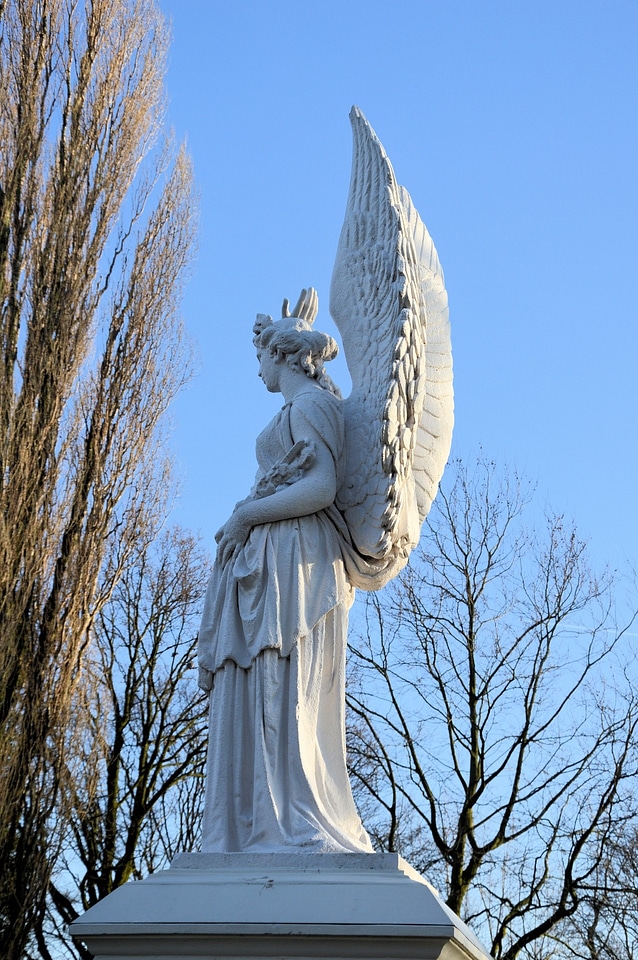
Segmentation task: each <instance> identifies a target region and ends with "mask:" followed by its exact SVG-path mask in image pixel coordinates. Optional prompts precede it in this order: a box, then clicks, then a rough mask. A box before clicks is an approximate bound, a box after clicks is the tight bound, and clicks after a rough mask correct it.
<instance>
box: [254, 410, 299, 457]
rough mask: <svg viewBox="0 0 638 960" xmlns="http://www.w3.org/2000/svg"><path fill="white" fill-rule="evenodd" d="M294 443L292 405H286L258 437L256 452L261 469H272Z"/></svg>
mask: <svg viewBox="0 0 638 960" xmlns="http://www.w3.org/2000/svg"><path fill="white" fill-rule="evenodd" d="M292 443H293V440H292V436H291V434H290V405H289V404H286V406H285V407H283V408H282V409H281V410H280V411H279V413H278V414H277V416H276V417H274V418H273V419H272V420H271V421H270V423H269V424H268V426H267V427H264V429H263V430H262V431H261V433H260V434H259V436H258V437H257V441H256V444H255V451H256V454H257V463H258V464H259V467H260V469H261V470H262V471H265V470H268V469H270V467H272V466H273V464H275V463H277V462H278V461H279V460H281V459H282V457H284V456H285V455H286V454H287V453H288V451H289V450H290V448H291V446H292Z"/></svg>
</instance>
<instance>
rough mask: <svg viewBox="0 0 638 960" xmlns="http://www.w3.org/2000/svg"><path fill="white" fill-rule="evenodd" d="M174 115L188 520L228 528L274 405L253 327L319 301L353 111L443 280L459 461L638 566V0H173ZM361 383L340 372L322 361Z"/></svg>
mask: <svg viewBox="0 0 638 960" xmlns="http://www.w3.org/2000/svg"><path fill="white" fill-rule="evenodd" d="M160 6H161V7H162V9H163V10H164V11H165V12H166V14H167V15H168V16H169V18H170V19H171V20H172V29H173V43H172V48H171V59H170V69H169V75H168V95H169V120H170V122H171V124H172V125H173V127H174V128H175V131H176V133H177V136H178V138H180V139H182V138H186V140H187V142H188V146H189V149H190V153H191V155H192V157H193V161H194V166H195V175H196V178H197V184H198V190H199V193H200V197H201V227H200V244H199V253H198V257H197V260H196V262H195V264H194V266H193V271H192V278H191V280H190V282H189V285H188V287H187V291H186V296H185V300H184V305H183V313H184V318H185V321H186V324H187V327H188V329H189V331H190V333H191V335H192V337H193V338H194V339H195V341H196V343H197V350H198V354H199V358H200V360H199V369H198V374H197V376H196V378H195V379H194V381H193V382H192V384H191V385H190V386H189V388H188V389H187V391H186V392H185V393H184V394H183V395H182V397H181V398H180V399H179V400H178V402H177V403H176V404H175V406H174V409H173V419H174V431H173V438H172V443H173V449H174V451H175V455H176V461H177V472H178V476H179V477H180V481H181V494H180V499H179V502H178V506H177V508H176V511H175V519H176V520H178V521H179V522H181V523H183V524H184V525H186V526H188V527H191V528H194V529H199V530H201V532H202V534H203V536H204V539H205V541H206V542H207V543H208V544H209V545H210V546H211V548H212V546H213V535H214V533H215V531H216V529H217V528H218V527H219V526H220V524H221V523H222V522H223V520H224V519H225V518H226V516H227V515H228V513H229V512H230V510H231V509H232V506H233V504H234V502H235V501H236V500H238V499H240V498H241V497H243V496H244V495H245V493H246V492H247V489H248V488H249V486H250V484H251V482H252V478H253V474H254V469H255V464H254V454H253V443H254V439H255V436H256V434H257V433H258V431H259V429H260V428H261V427H262V426H263V425H264V424H265V422H267V420H268V419H269V418H270V416H271V415H272V414H273V413H274V412H275V411H276V409H277V408H278V405H279V404H278V401H277V399H276V398H274V397H273V396H271V395H269V394H267V393H266V391H265V390H264V388H263V385H262V383H261V381H259V380H258V379H257V363H256V361H255V358H254V353H253V347H252V342H251V328H252V323H253V320H254V315H255V314H256V313H257V312H267V313H271V314H273V315H275V316H277V315H278V311H279V309H280V305H281V301H282V299H283V297H284V296H287V297H289V298H290V299H291V300H292V299H293V298H296V296H297V295H298V293H299V290H300V289H301V287H302V286H308V285H312V286H315V287H316V288H317V289H318V292H319V318H318V320H317V327H318V328H319V329H327V330H330V331H332V330H333V328H332V325H331V322H330V319H329V315H328V306H327V305H328V290H329V283H330V275H331V270H332V263H333V260H334V254H335V250H336V244H337V239H338V235H339V230H340V227H341V222H342V219H343V213H344V208H345V200H346V194H347V188H348V181H349V175H350V155H351V135H350V126H349V121H348V112H349V110H350V107H351V105H352V104H353V103H356V104H358V106H360V107H361V109H362V110H363V111H364V113H365V114H366V116H367V117H368V119H369V121H370V122H371V124H372V125H373V127H374V128H375V130H376V132H377V134H378V135H379V137H380V139H381V141H382V142H383V144H384V145H385V147H386V150H387V152H388V154H389V156H390V158H391V160H392V162H393V165H394V169H395V172H396V174H397V178H398V180H399V182H401V183H403V184H404V185H405V186H406V187H407V188H408V190H409V191H410V193H411V194H412V197H413V199H414V201H415V204H416V206H417V208H418V209H419V211H420V213H421V215H422V217H423V219H424V221H425V222H426V224H427V225H428V228H429V230H430V232H431V234H432V236H433V238H434V241H435V243H436V245H437V248H438V251H439V255H440V258H441V262H442V264H443V268H444V271H445V275H446V283H447V288H448V293H449V297H450V311H451V321H452V331H453V347H454V363H455V378H456V380H455V389H456V431H455V437H454V444H453V453H454V454H456V455H458V456H461V457H463V458H468V457H473V456H474V455H476V453H477V452H478V450H479V448H480V447H482V449H483V452H484V453H485V454H486V455H487V456H489V457H492V458H494V459H496V460H497V461H503V462H504V461H507V462H509V463H510V464H512V465H514V466H516V467H517V468H518V469H519V470H522V471H523V472H525V473H526V474H527V475H528V476H530V477H531V478H533V479H535V480H536V481H537V482H538V502H539V504H540V506H541V508H542V507H544V506H550V507H551V508H553V509H554V510H557V511H560V512H563V511H564V512H566V513H567V514H568V515H569V516H571V517H573V518H574V519H575V520H576V522H577V524H578V527H579V530H580V532H581V534H582V535H583V536H585V537H587V538H588V539H589V540H590V543H591V548H592V553H593V556H594V559H595V560H596V562H597V563H599V564H604V563H605V562H607V561H608V562H610V563H611V564H612V566H615V565H616V564H618V563H622V562H623V559H624V558H628V559H629V560H632V561H634V562H635V561H636V557H637V553H638V551H637V550H636V543H637V540H638V514H637V510H636V503H635V500H636V489H637V484H636V465H637V460H638V453H637V447H638V444H637V443H636V433H637V429H636V423H637V421H638V391H637V389H636V358H637V356H638V349H637V348H638V333H637V321H638V307H637V298H636V282H637V279H638V269H637V266H638V264H637V260H638V254H637V251H638V217H637V212H638V184H637V177H638V2H637V0H609V2H605V3H603V2H602V0H601V2H592V0H535V2H530V0H527V2H522V0H436V2H434V0H420V2H416V0H413V2H412V0H394V2H393V3H388V2H380V0H366V2H361V0H342V2H334V0H324V2H316V3H307V2H304V0H297V2H292V0H268V2H266V0H264V2H258V0H233V2H231V0H227V2H225V3H222V2H220V0H160ZM331 372H332V373H333V376H334V379H336V380H337V382H339V383H340V384H341V385H342V386H343V385H344V384H347V373H346V370H345V365H344V364H343V362H342V360H341V359H339V360H337V361H335V363H334V364H333V365H332V366H331Z"/></svg>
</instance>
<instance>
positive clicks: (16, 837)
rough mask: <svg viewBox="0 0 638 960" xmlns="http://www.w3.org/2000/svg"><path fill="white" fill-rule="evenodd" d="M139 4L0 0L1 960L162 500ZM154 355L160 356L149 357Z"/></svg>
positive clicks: (155, 223)
mask: <svg viewBox="0 0 638 960" xmlns="http://www.w3.org/2000/svg"><path fill="white" fill-rule="evenodd" d="M167 39H168V37H167V29H166V25H165V23H164V21H163V19H162V16H161V15H160V13H159V11H158V9H157V7H156V5H155V3H154V2H153V0H4V2H3V0H0V90H1V91H2V95H1V96H0V770H1V773H2V775H1V776H0V954H1V955H2V956H3V957H6V958H12V957H19V956H21V955H22V953H23V951H24V947H25V943H26V942H27V940H28V938H29V936H30V933H31V931H32V929H33V927H34V924H35V923H36V921H37V918H38V916H39V915H40V914H41V912H42V910H43V909H44V903H45V893H46V888H47V885H48V882H49V876H50V870H51V864H52V860H53V858H54V856H55V851H56V844H57V843H58V838H59V835H60V833H61V831H62V830H63V827H64V824H63V823H61V822H60V818H61V816H62V811H61V809H60V807H59V805H57V800H58V796H59V792H60V785H61V783H63V781H64V778H65V777H66V776H67V775H68V770H67V762H66V760H67V757H66V752H65V751H66V747H65V744H68V736H66V735H65V731H66V728H67V725H68V720H69V716H70V705H71V704H72V702H73V696H74V685H75V683H76V682H77V678H78V677H79V676H81V671H80V670H79V666H80V663H81V658H82V654H83V650H84V647H85V644H86V640H87V636H88V635H89V631H90V628H91V625H92V624H93V623H94V621H95V618H96V617H97V615H98V614H99V611H100V609H101V608H102V606H103V605H104V603H105V602H106V600H107V599H108V597H109V595H110V594H111V592H112V590H113V587H114V584H115V582H116V581H117V579H118V576H119V575H120V574H121V571H122V570H123V569H124V567H125V566H126V563H127V558H128V557H129V556H130V555H131V553H132V550H133V547H134V544H135V543H136V542H139V539H140V538H142V537H144V536H148V535H150V534H151V533H152V527H153V521H154V516H155V515H156V514H157V513H158V512H161V510H162V500H163V497H164V491H165V488H166V476H165V472H166V471H165V467H164V460H165V457H164V455H163V454H162V452H161V442H162V436H161V422H162V416H163V414H164V412H165V410H166V407H167V404H168V403H169V401H170V400H171V398H172V397H173V395H174V394H175V392H176V390H177V389H178V388H179V386H180V385H181V384H182V383H183V380H184V378H185V376H186V375H187V368H188V351H187V350H185V349H184V343H183V336H182V331H181V327H180V324H179V322H178V319H177V317H176V311H177V308H178V301H179V295H180V290H181V283H182V280H183V277H184V270H185V267H186V265H187V263H188V261H189V258H190V255H191V250H192V242H193V216H192V209H193V197H192V184H191V172H190V166H189V162H188V159H187V157H186V156H185V154H184V152H183V151H177V152H175V151H173V150H172V148H171V146H170V144H169V143H167V142H166V140H165V139H164V138H163V136H162V125H163V106H164V103H163V98H164V95H163V76H164V71H165V63H166V50H167ZM169 358H170V362H169Z"/></svg>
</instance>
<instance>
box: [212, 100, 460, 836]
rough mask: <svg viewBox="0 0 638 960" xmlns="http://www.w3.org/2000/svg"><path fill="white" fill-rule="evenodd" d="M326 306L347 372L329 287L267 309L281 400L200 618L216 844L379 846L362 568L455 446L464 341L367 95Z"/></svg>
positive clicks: (384, 555) (389, 554)
mask: <svg viewBox="0 0 638 960" xmlns="http://www.w3.org/2000/svg"><path fill="white" fill-rule="evenodd" d="M351 121H352V125H353V130H354V157H353V169H352V180H351V184H350V193H349V198H348V205H347V209H346V216H345V222H344V225H343V229H342V232H341V238H340V241H339V247H338V251H337V258H336V263H335V268H334V273H333V278H332V287H331V296H330V310H331V313H332V315H333V317H334V320H335V322H336V324H337V326H338V328H339V330H340V332H341V336H342V338H343V346H344V350H345V354H346V359H347V361H348V366H349V369H350V372H351V375H352V382H353V388H352V393H351V394H350V396H349V397H348V398H347V399H346V400H342V399H341V395H340V393H339V391H338V389H337V388H336V387H335V385H334V384H333V383H332V381H331V380H330V378H329V377H328V375H327V374H326V372H325V370H324V363H325V362H326V361H328V360H331V359H332V358H333V357H334V356H335V355H336V353H337V344H336V343H335V341H334V340H333V339H332V338H331V337H330V336H328V335H326V334H322V333H318V332H316V331H315V330H314V329H313V322H314V319H315V316H316V313H317V296H316V293H315V291H314V290H313V289H312V288H311V289H310V290H308V291H306V290H304V291H302V294H301V297H300V299H299V302H298V303H297V305H296V307H295V308H294V310H293V313H292V316H290V314H289V305H288V301H284V310H283V317H282V319H281V320H277V321H274V322H273V320H272V319H271V318H270V317H269V316H264V315H261V314H260V315H258V317H257V322H256V324H255V327H254V333H255V337H254V342H255V345H256V348H257V356H258V359H259V364H260V366H259V375H260V376H261V378H262V380H263V381H264V383H265V385H266V388H267V389H268V390H269V391H271V392H280V393H282V394H283V398H284V400H285V403H284V406H283V407H282V409H281V411H280V412H279V413H278V414H277V416H276V417H275V418H274V420H272V421H271V423H270V424H269V425H268V426H267V427H266V428H265V430H263V431H262V433H261V434H260V435H259V437H258V438H257V461H258V465H259V471H258V474H257V480H256V483H255V486H254V487H253V489H252V491H251V493H250V495H249V496H248V497H247V498H246V499H245V500H242V501H241V502H240V503H238V504H237V506H236V507H235V509H234V511H233V514H232V516H231V517H230V519H229V520H228V521H227V522H226V523H225V524H224V526H223V527H222V528H221V530H219V531H218V533H217V536H216V539H217V541H218V552H217V558H216V561H215V566H214V569H213V573H212V577H211V580H210V584H209V587H208V592H207V596H206V603H205V608H204V613H203V617H202V625H201V629H200V636H199V644H200V649H199V662H200V676H201V684H202V686H203V687H204V688H205V689H207V690H210V743H209V755H208V772H207V785H206V802H205V813H204V828H203V840H202V851H204V852H232V851H251V852H281V851H296V852H299V851H307V852H327V851H335V852H337V851H339V852H342V851H371V850H372V847H371V844H370V840H369V838H368V836H367V834H366V832H365V830H364V829H363V826H362V824H361V821H360V819H359V815H358V813H357V810H356V808H355V805H354V801H353V799H352V793H351V791H350V784H349V780H348V774H347V769H346V757H345V732H344V713H345V656H346V640H347V625H348V610H349V608H350V606H351V604H352V601H353V598H354V589H355V587H360V588H362V589H364V590H376V589H378V588H379V587H381V586H383V584H385V583H387V582H388V581H389V580H390V579H391V578H392V577H393V576H394V575H395V574H396V573H397V572H398V571H399V570H400V569H401V568H402V567H403V566H404V564H405V563H406V562H407V559H408V556H409V554H410V551H411V550H412V548H413V547H414V546H415V544H416V543H417V541H418V539H419V533H420V527H421V523H422V522H423V519H424V517H425V515H426V514H427V512H428V510H429V507H430V504H431V502H432V499H433V497H434V495H435V493H436V490H437V486H438V483H439V480H440V478H441V475H442V473H443V468H444V466H445V462H446V460H447V457H448V453H449V448H450V442H451V434H452V423H453V398H452V359H451V349H450V334H449V323H448V312H447V297H446V293H445V288H444V284H443V273H442V271H441V267H440V264H439V261H438V257H437V254H436V250H435V249H434V245H433V243H432V241H431V239H430V237H429V234H428V232H427V230H426V228H425V227H424V225H423V223H422V222H421V220H420V218H419V216H418V214H417V212H416V210H415V209H414V206H413V205H412V202H411V200H410V197H409V195H408V194H407V192H406V191H405V190H404V189H403V188H402V187H400V186H398V185H397V183H396V180H395V177H394V173H393V170H392V167H391V165H390V162H389V160H388V158H387V156H386V154H385V152H384V150H383V147H382V146H381V144H380V142H379V140H378V139H377V137H376V136H375V134H374V132H373V130H372V129H371V127H370V126H369V124H368V123H367V121H366V120H365V118H364V116H363V114H362V113H361V112H360V111H359V110H358V109H357V108H356V107H355V108H353V110H352V113H351Z"/></svg>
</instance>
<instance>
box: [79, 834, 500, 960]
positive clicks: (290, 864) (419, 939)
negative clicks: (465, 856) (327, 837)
mask: <svg viewBox="0 0 638 960" xmlns="http://www.w3.org/2000/svg"><path fill="white" fill-rule="evenodd" d="M71 929H72V934H73V936H74V937H75V938H77V939H79V940H82V941H83V942H84V943H86V944H87V946H88V948H89V950H90V951H91V952H92V953H93V955H94V956H95V957H96V960H114V958H120V960H123V958H126V960H133V958H135V960H158V958H160V957H161V958H164V960H168V958H170V960H177V958H180V960H181V958H188V960H195V958H199V960H201V958H203V957H207V958H226V957H228V958H258V957H269V958H282V960H283V958H290V960H292V958H295V960H301V958H306V957H308V958H314V957H317V958H320V957H330V958H344V960H345V958H357V960H367V958H370V960H371V958H378V960H381V958H384V960H391V958H397V960H399V958H406V960H408V958H419V960H438V958H440V960H487V957H488V954H487V952H486V951H485V949H484V948H483V947H482V946H481V944H480V943H479V942H478V940H477V939H476V937H474V935H473V934H472V933H471V931H470V930H469V929H468V928H467V927H466V926H465V924H463V923H462V922H461V921H460V920H459V918H458V917H456V916H455V915H454V914H453V913H452V912H451V911H450V910H449V909H448V908H447V907H446V906H445V904H444V903H443V902H442V901H441V900H440V898H439V897H438V895H437V893H436V891H435V890H434V889H433V888H432V887H431V886H430V885H429V884H428V883H427V881H426V880H424V879H423V877H421V876H419V874H418V873H416V871H414V870H413V869H412V868H411V867H410V866H409V865H408V864H407V863H406V862H405V861H404V860H402V859H401V858H400V857H399V856H397V855H396V854H390V853H387V854H356V853H352V854H297V853H290V854H268V853H264V854H246V853H237V854H193V853H183V854H180V856H178V857H177V858H176V860H174V861H173V864H172V865H171V868H170V869H169V870H164V871H162V872H161V873H156V874H154V875H153V876H150V877H148V878H147V879H146V880H142V881H139V882H133V883H127V884H125V885H124V886H123V887H120V888H119V889H117V890H115V891H114V893H112V894H111V895H110V896H109V897H106V899H104V900H103V901H102V902H101V903H98V904H97V905H96V906H95V907H92V908H91V909H90V910H89V911H88V912H87V913H85V914H84V916H82V917H80V918H79V919H78V920H76V922H75V923H74V924H73V926H72V928H71Z"/></svg>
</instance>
